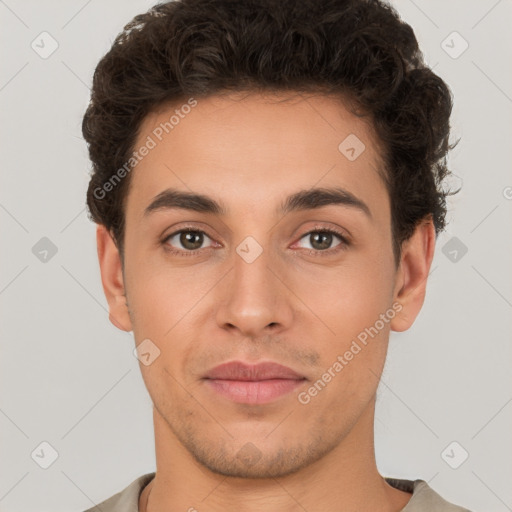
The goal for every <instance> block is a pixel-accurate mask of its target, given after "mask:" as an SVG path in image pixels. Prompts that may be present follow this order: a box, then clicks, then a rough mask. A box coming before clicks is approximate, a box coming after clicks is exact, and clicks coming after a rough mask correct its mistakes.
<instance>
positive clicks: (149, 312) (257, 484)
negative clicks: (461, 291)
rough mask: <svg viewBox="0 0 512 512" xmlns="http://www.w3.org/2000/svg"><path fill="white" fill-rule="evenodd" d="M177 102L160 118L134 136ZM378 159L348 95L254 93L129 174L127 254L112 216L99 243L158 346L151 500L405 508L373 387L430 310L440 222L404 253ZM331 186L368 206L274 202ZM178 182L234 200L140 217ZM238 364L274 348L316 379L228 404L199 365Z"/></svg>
mask: <svg viewBox="0 0 512 512" xmlns="http://www.w3.org/2000/svg"><path fill="white" fill-rule="evenodd" d="M276 99H278V100H281V101H280V102H276ZM283 100H285V101H283ZM178 107H179V106H178ZM175 108H176V105H173V106H172V107H170V106H166V107H163V106H162V108H161V109H160V110H159V111H157V112H154V113H152V114H150V115H148V116H147V117H146V119H145V120H144V123H143V124H142V126H141V130H140V132H139V135H138V139H137V142H136V144H135V147H139V146H141V145H142V144H143V143H144V141H145V140H146V138H147V136H148V135H150V134H151V133H152V131H153V130H154V129H155V127H156V126H158V125H159V123H160V122H163V121H166V120H168V119H169V117H170V115H172V113H173V111H174V109H175ZM349 134H356V136H357V137H358V138H359V139H360V140H361V141H363V143H364V144H365V146H366V149H365V151H364V152H363V153H362V154H361V155H360V156H359V157H358V158H357V159H356V160H354V161H349V160H348V159H347V158H346V157H345V156H344V155H343V154H342V153H341V152H340V151H339V150H338V145H339V144H340V142H341V141H343V140H344V139H345V138H346V137H347V136H348V135H349ZM379 168H382V162H381V158H380V154H379V149H378V144H377V141H376V139H375V137H374V135H373V132H372V129H371V124H368V121H367V120H366V119H365V118H359V117H355V116H354V115H352V114H351V113H350V112H349V111H348V110H347V109H346V108H345V106H344V104H343V103H342V102H341V100H339V99H335V98H333V97H327V96H322V95H316V96H314V95H312V96H310V97H305V96H303V95H291V94H279V95H275V96H270V95H261V94H257V93H251V94H245V95H234V94H231V95H225V96H219V95H216V96H210V97H208V98H206V99H201V100H198V104H197V106H195V107H194V108H193V109H191V112H190V113H189V114H187V115H186V116H185V117H184V118H183V119H181V120H180V123H179V125H177V126H175V128H174V129H173V130H172V132H170V133H169V134H168V135H166V136H165V137H164V138H163V140H162V141H161V142H159V143H158V144H157V146H156V147H155V148H154V149H152V150H151V151H150V152H149V154H148V155H147V156H146V157H145V158H144V159H143V160H142V161H141V162H140V163H139V164H138V165H137V166H136V167H135V169H134V170H133V171H132V176H131V179H132V183H131V187H130V190H129V193H128V196H127V202H126V212H125V213H126V231H125V259H124V267H123V265H122V262H121V258H120V255H119V252H118V250H117V247H116V245H115V243H114V241H113V240H112V238H111V236H110V234H109V232H108V231H107V230H106V229H105V228H104V226H101V225H99V226H98V228H97V245H98V256H99V263H100V269H101V278H102V283H103V288H104V292H105V295H106V298H107V300H108V304H109V309H110V320H111V322H112V323H113V324H114V325H115V326H117V327H118V328H119V329H122V330H124V331H132V330H133V333H134V337H135V341H136V344H137V345H138V344H139V343H141V342H142V341H143V340H145V339H148V338H149V339H150V340H151V341H152V342H153V343H154V344H155V345H156V346H157V347H158V349H159V350H160V356H159V357H158V358H156V359H155V360H154V361H153V362H152V363H151V364H150V365H148V366H146V365H144V364H142V363H141V364H140V369H141V372H142V376H143V379H144V382H145V384H146V386H147V389H148V392H149V394H150V396H151V399H152V401H153V404H154V409H153V411H154V413H153V419H154V429H155V444H156V446H155V448H156V462H157V470H156V476H155V478H154V479H153V480H152V481H151V483H150V484H149V485H148V486H147V487H146V488H145V489H144V491H143V493H142V494H141V496H140V503H139V505H140V509H141V510H147V511H149V512H156V511H159V510H166V511H168V512H173V511H186V510H193V509H191V507H193V508H195V509H196V510H198V511H200V512H202V511H221V510H222V511H225V510H239V511H247V512H251V511H261V510H276V511H283V512H285V511H286V512H292V511H299V510H300V511H303V510H304V509H305V510H325V511H333V512H334V511H338V510H340V504H343V510H345V511H356V510H374V511H382V512H384V511H399V510H401V509H402V508H403V507H404V506H405V505H406V504H407V502H408V501H409V499H410V498H411V494H409V493H405V492H403V491H399V490H397V489H394V488H393V487H391V486H390V485H388V484H387V483H386V482H385V481H384V479H383V477H382V476H381V475H380V474H379V472H378V470H377V467H376V462H375V452H374V430H373V424H374V411H375V396H376V391H377V386H378V383H379V378H380V375H381V373H382V370H383V366H384V362H385V358H386V352H387V347H388V339H389V334H390V330H394V331H404V330H406V329H408V328H409V327H410V326H411V325H412V323H413V322H414V320H415V318H416V316H417V315H418V313H419V311H420V309H421V307H422V304H423V301H424V296H425V288H426V280H427V276H428V272H429V268H430V265H431V262H432V257H433V252H434V245H435V231H434V227H433V225H432V222H431V220H430V219H425V220H424V222H421V223H419V224H418V226H417V228H416V230H415V232H414V234H413V236H412V237H411V238H410V239H409V240H408V241H406V242H405V243H404V244H403V247H402V254H401V257H400V261H399V262H398V264H397V263H396V262H395V260H394V257H393V250H392V238H391V214H390V203H389V196H388V193H387V190H386V188H385V185H384V182H383V180H382V176H381V175H380V174H379V172H378V169H379ZM332 186H336V187H343V188H344V189H346V190H348V191H350V192H351V193H352V194H354V195H355V196H357V197H358V198H359V199H361V200H362V201H364V202H365V203H366V204H367V205H368V208H369V210H370V213H371V216H368V215H365V214H364V213H363V212H362V211H360V210H358V209H357V208H354V207H351V206H348V205H327V206H324V207H321V208H314V209H309V210H305V211H298V212H291V213H288V214H287V215H285V216H283V215H282V214H281V215H279V214H277V213H276V208H277V207H278V206H279V205H280V203H281V202H282V200H283V198H284V197H285V196H288V195H289V194H292V193H295V192H297V191H299V190H302V189H305V190H307V189H310V188H312V187H332ZM169 187H172V188H176V189H179V190H183V191H189V192H195V193H201V194H205V195H208V196H210V197H211V198H213V199H215V200H217V201H219V202H222V203H223V205H224V206H225V208H226V209H227V213H226V214H225V215H216V214H212V213H199V212H193V211H189V210H185V209H161V210H157V211H154V212H153V213H152V214H151V215H149V216H144V215H143V212H144V209H145V208H146V207H147V206H148V205H149V204H150V203H151V201H152V200H153V199H154V197H155V196H157V195H158V194H159V193H160V192H162V191H163V190H165V189H167V188H169ZM184 223H186V225H185V224H184ZM185 227H188V228H189V229H196V230H202V231H204V232H205V233H206V235H205V236H204V238H203V243H202V245H200V247H201V248H200V249H199V250H198V251H196V253H195V254H194V255H192V256H190V255H183V254H181V255H174V254H170V253H169V252H167V251H166V250H165V247H166V246H168V247H169V246H172V247H174V248H175V249H176V250H178V251H180V250H181V252H182V253H186V252H187V250H188V252H190V250H191V248H193V245H191V244H188V245H186V246H184V245H183V243H180V237H179V236H175V237H174V238H170V239H167V241H165V240H164V239H165V237H168V236H169V235H171V234H173V233H175V232H176V231H178V230H179V229H184V228H185ZM329 227H330V228H335V229H339V230H341V232H342V233H343V234H344V235H346V236H347V237H348V239H349V245H344V244H343V245H342V247H343V248H342V249H341V250H339V251H338V252H332V250H334V251H335V250H336V248H338V249H339V247H340V246H339V245H338V244H339V243H340V239H338V238H337V236H336V235H333V238H332V241H331V242H330V245H329V242H328V243H327V246H328V248H327V249H325V250H329V251H331V252H330V254H328V255H325V254H321V253H322V250H321V249H322V247H320V249H318V247H319V244H318V243H316V244H315V239H314V237H313V240H312V236H311V234H308V233H310V231H315V233H316V232H318V231H320V232H322V228H329ZM247 236H252V237H253V238H254V239H255V240H256V241H257V242H258V243H259V245H260V246H261V247H262V249H263V252H262V253H261V255H260V256H259V257H258V258H257V259H256V260H255V261H253V262H252V263H247V262H246V261H245V260H244V259H243V258H241V257H240V256H239V254H238V253H237V252H236V248H237V246H238V245H239V244H240V243H241V242H242V241H243V240H244V239H245V238H246V237H247ZM200 243H201V242H199V244H200ZM313 253H314V254H313ZM393 304H395V305H396V304H399V305H400V307H401V310H400V312H399V313H397V314H396V315H395V316H394V318H393V319H392V320H390V321H389V322H388V323H385V326H384V328H382V329H381V330H380V331H379V333H378V335H377V336H375V337H374V338H373V339H371V341H370V342H369V343H368V344H367V345H366V346H365V347H364V348H363V349H362V350H361V351H360V352H359V353H358V354H357V355H356V356H354V358H353V359H352V360H351V361H349V362H348V364H347V365H346V366H345V367H344V368H343V370H342V371H341V372H339V374H337V375H336V377H334V378H332V380H331V381H330V382H329V383H328V384H327V385H326V386H325V387H324V388H323V389H322V390H321V391H320V392H318V394H317V395H316V396H314V397H312V398H311V400H310V402H309V403H307V404H302V403H300V402H299V401H298V398H297V397H298V393H299V392H301V391H304V390H307V389H308V388H310V387H311V385H312V384H313V383H314V382H316V381H317V380H318V379H319V378H320V377H321V376H322V375H323V374H324V373H325V372H326V370H327V369H328V368H330V367H332V366H333V363H334V362H335V361H336V360H337V357H338V355H343V354H344V353H345V352H346V351H347V350H348V349H349V348H350V346H351V343H352V342H353V340H355V339H356V337H357V335H358V334H359V333H361V332H362V331H364V329H365V328H368V327H370V326H373V325H374V324H375V322H376V320H378V319H379V315H381V314H383V313H385V312H386V311H387V310H389V309H390V308H392V305H393ZM230 360H242V361H246V362H249V363H255V362H258V361H275V362H278V363H280V364H283V365H286V366H289V367H291V368H292V369H294V370H295V371H297V372H299V373H300V374H301V375H303V376H304V377H306V379H307V380H306V381H304V385H303V386H301V387H300V388H299V389H298V390H296V391H293V392H291V393H290V394H288V395H285V396H283V397H280V398H279V399H277V400H276V401H274V402H272V403H270V404H264V405H248V404H238V403H234V402H232V401H230V400H228V399H226V398H224V397H222V396H219V395H218V394H216V393H214V392H213V391H212V390H211V389H209V388H208V387H207V386H205V381H204V380H202V379H201V377H202V376H203V375H204V374H205V372H206V371H208V370H209V369H211V368H213V367H215V366H217V365H218V364H221V363H223V362H226V361H230ZM247 443H251V444H247ZM242 454H246V455H248V458H247V457H246V458H244V457H241V455H242ZM251 457H252V458H251ZM146 502H147V506H146Z"/></svg>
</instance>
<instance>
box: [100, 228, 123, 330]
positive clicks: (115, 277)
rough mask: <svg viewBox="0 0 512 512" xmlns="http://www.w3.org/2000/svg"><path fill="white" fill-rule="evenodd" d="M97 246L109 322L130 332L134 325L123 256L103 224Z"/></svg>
mask: <svg viewBox="0 0 512 512" xmlns="http://www.w3.org/2000/svg"><path fill="white" fill-rule="evenodd" d="M96 244H97V248H98V260H99V265H100V273H101V282H102V285H103V292H104V293H105V297H106V299H107V302H108V307H109V320H110V321H111V322H112V324H113V325H115V326H116V327H117V328H118V329H121V330H122V331H126V332H129V331H131V330H132V324H131V319H130V315H129V312H128V305H127V302H126V290H125V284H124V278H123V268H122V264H121V256H120V254H119V250H118V248H117V246H116V244H115V242H114V240H113V238H112V236H111V234H110V232H109V231H108V230H107V229H106V227H105V226H103V225H101V224H98V226H97V228H96Z"/></svg>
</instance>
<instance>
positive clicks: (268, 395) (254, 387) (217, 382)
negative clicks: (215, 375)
mask: <svg viewBox="0 0 512 512" xmlns="http://www.w3.org/2000/svg"><path fill="white" fill-rule="evenodd" d="M205 380H206V382H207V384H208V386H210V387H211V388H212V389H213V390H214V391H216V392H217V393H219V394H220V395H222V396H224V397H226V398H228V399H229V400H231V401H233V402H237V403H241V404H266V403H269V402H273V401H274V400H276V399H278V398H280V397H282V396H284V395H287V394H288V393H291V392H292V391H293V390H295V389H297V388H298V387H299V386H301V385H302V384H303V383H304V382H305V379H301V380H293V379H269V380H259V381H243V380H222V379H205Z"/></svg>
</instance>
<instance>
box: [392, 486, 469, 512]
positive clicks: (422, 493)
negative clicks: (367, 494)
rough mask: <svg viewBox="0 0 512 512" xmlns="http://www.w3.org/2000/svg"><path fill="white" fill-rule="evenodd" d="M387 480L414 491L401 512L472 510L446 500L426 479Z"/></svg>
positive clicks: (405, 489)
mask: <svg viewBox="0 0 512 512" xmlns="http://www.w3.org/2000/svg"><path fill="white" fill-rule="evenodd" d="M386 482H388V483H389V484H390V485H392V486H393V487H395V488H397V489H400V490H402V491H406V492H410V493H412V497H411V499H410V500H409V503H407V505H406V506H405V507H404V508H403V509H402V510H401V511H400V512H471V511H470V510H468V509H467V508H464V507H461V506H459V505H455V504H454V503H450V502H449V501H446V500H445V499H444V498H443V497H442V496H440V495H439V494H438V493H437V492H436V491H434V489H432V487H430V486H429V485H428V484H427V482H425V481H424V480H403V479H398V478H386Z"/></svg>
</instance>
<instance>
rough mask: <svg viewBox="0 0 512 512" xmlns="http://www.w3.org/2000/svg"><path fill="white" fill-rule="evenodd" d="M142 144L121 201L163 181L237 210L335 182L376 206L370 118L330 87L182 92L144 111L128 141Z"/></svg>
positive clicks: (131, 201)
mask: <svg viewBox="0 0 512 512" xmlns="http://www.w3.org/2000/svg"><path fill="white" fill-rule="evenodd" d="M144 145H146V146H147V147H150V148H151V149H149V151H145V153H146V155H145V156H144V157H143V158H141V160H140V161H139V163H137V165H136V166H135V167H134V169H133V171H132V176H131V186H130V191H129V194H128V208H127V209H128V210H129V209H130V205H131V206H132V207H135V208H137V210H138V211H139V212H141V211H142V210H143V208H144V207H145V206H147V204H148V202H149V201H151V199H152V198H154V197H155V196H157V195H158V194H159V193H161V192H162V191H163V190H165V189H166V188H175V189H176V188H179V189H182V190H188V191H193V192H198V193H202V194H206V195H209V196H213V197H215V198H218V199H219V202H222V203H223V204H226V205H228V206H229V205H232V206H233V207H234V208H237V209H244V208H249V207H251V206H252V207H255V206H259V207H261V206H262V205H263V204H267V203H268V204H270V202H274V203H275V202H276V201H282V198H283V196H284V195H289V194H291V193H293V192H295V191H297V190H300V189H308V188H312V187H315V186H318V187H330V186H340V187H343V188H345V189H347V190H349V191H350V192H352V193H353V194H354V195H356V196H364V197H366V198H367V199H369V200H370V202H373V203H375V201H377V202H379V201H381V202H382V205H381V206H385V203H386V201H387V194H386V189H385V186H384V183H383V180H382V177H381V176H380V175H379V173H384V170H383V167H382V163H381V157H380V153H379V148H378V146H377V143H376V138H375V136H374V134H373V130H372V126H371V123H370V120H369V119H368V118H361V117H357V116H355V115H354V114H352V113H351V112H350V111H349V110H348V108H347V106H346V105H345V104H344V102H343V101H342V100H341V99H340V98H336V97H333V96H323V95H315V96H313V95H309V96H305V95H299V94H265V95H263V94H256V93H251V94H248V93H245V94H242V93H238V94H230V95H223V96H218V95H217V96H209V97H207V98H203V99H193V98H192V99H190V98H185V99H184V100H182V101H181V102H174V103H173V104H167V105H162V106H160V107H159V109H158V110H156V111H154V112H152V113H150V114H149V115H148V116H147V117H146V118H145V119H144V121H143V123H142V124H141V126H140V129H139V133H138V137H137V140H136V143H135V146H134V149H135V150H137V149H139V148H142V147H143V146H144ZM383 195H384V196H385V197H382V196H383ZM273 206H275V204H274V205H273ZM377 207H379V205H377Z"/></svg>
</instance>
